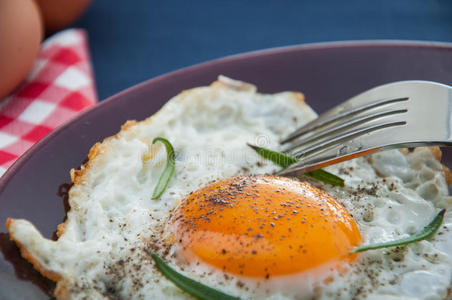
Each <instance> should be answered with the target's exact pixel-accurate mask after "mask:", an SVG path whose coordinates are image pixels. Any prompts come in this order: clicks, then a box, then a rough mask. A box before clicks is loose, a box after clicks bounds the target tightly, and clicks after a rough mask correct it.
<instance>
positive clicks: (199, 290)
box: [151, 253, 240, 300]
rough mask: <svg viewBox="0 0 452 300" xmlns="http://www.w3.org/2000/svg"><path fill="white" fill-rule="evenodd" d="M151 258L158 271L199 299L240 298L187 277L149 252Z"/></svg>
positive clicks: (225, 299) (228, 299) (226, 299)
mask: <svg viewBox="0 0 452 300" xmlns="http://www.w3.org/2000/svg"><path fill="white" fill-rule="evenodd" d="M151 257H152V259H153V260H154V261H155V265H156V267H157V269H159V271H160V272H161V273H162V274H163V275H165V277H166V278H168V279H169V280H170V281H172V282H173V283H174V284H175V285H176V286H178V287H179V288H181V289H182V290H184V291H185V292H187V293H189V294H190V295H192V296H195V297H196V298H198V299H201V300H222V299H224V300H230V299H240V298H238V297H233V296H230V295H228V294H225V293H223V292H221V291H219V290H216V289H213V288H211V287H208V286H206V285H204V284H202V283H200V282H198V281H195V280H193V279H191V278H188V277H186V276H184V275H182V274H180V273H178V272H177V271H176V270H174V269H173V268H171V267H170V266H168V265H167V264H166V263H165V262H164V261H163V259H161V258H160V257H159V256H158V255H157V254H155V253H151Z"/></svg>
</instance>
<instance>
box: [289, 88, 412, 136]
mask: <svg viewBox="0 0 452 300" xmlns="http://www.w3.org/2000/svg"><path fill="white" fill-rule="evenodd" d="M408 99H409V98H408V97H402V98H391V99H382V100H378V101H375V102H371V103H368V104H364V105H361V106H358V107H354V108H352V109H348V110H342V111H341V108H342V107H346V106H347V102H345V103H344V104H345V105H344V104H342V105H340V106H338V107H336V108H333V109H332V110H330V111H328V112H326V113H325V114H324V116H325V118H318V119H316V120H314V121H311V122H309V123H308V124H306V125H304V126H303V127H301V128H299V129H297V130H296V131H294V132H293V133H291V134H290V135H289V136H287V137H286V138H284V139H283V140H281V142H280V143H281V144H285V143H287V142H290V141H292V140H294V139H296V138H298V137H301V136H303V135H305V134H307V133H310V132H312V131H313V130H315V129H318V128H320V127H324V126H326V125H329V124H331V123H333V122H337V121H339V120H342V119H344V118H346V117H350V116H353V115H356V114H358V113H361V112H364V111H366V110H369V109H372V108H376V107H380V106H383V105H386V104H390V103H395V102H402V101H407V100H408ZM352 100H353V99H352ZM350 106H352V104H350ZM338 110H339V111H338Z"/></svg>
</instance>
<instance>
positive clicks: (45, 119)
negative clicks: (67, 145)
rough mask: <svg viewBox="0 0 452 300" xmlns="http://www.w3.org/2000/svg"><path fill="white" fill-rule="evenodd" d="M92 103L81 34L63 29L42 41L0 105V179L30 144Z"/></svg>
mask: <svg viewBox="0 0 452 300" xmlns="http://www.w3.org/2000/svg"><path fill="white" fill-rule="evenodd" d="M96 102H97V93H96V90H95V85H94V79H93V72H92V68H91V61H90V57H89V53H88V42H87V34H86V32H85V31H84V30H82V29H68V30H65V31H61V32H59V33H57V34H55V35H53V36H51V37H50V38H48V39H47V40H46V41H44V42H43V43H42V45H41V50H40V52H39V54H38V58H37V59H36V61H35V64H34V66H33V68H32V69H31V71H30V73H29V74H28V76H27V77H26V79H25V80H24V81H23V83H22V84H21V86H19V88H18V89H16V91H15V92H14V93H13V94H12V95H10V96H8V97H6V98H5V99H3V100H1V102H0V175H2V174H3V173H4V172H5V171H6V170H7V168H8V167H9V166H11V165H12V164H13V163H14V161H15V160H16V159H17V158H18V157H19V156H21V155H22V154H23V153H24V152H25V151H26V150H28V149H29V148H30V147H31V146H32V145H33V144H35V143H36V142H38V141H39V140H40V139H42V138H43V137H44V136H46V135H47V134H48V133H49V132H51V131H52V130H53V129H55V128H56V127H58V126H59V125H61V124H63V123H65V122H67V121H68V120H70V119H71V118H73V117H74V116H76V115H77V114H78V113H80V112H81V111H83V110H85V109H87V108H88V107H90V106H92V105H94V104H95V103H96Z"/></svg>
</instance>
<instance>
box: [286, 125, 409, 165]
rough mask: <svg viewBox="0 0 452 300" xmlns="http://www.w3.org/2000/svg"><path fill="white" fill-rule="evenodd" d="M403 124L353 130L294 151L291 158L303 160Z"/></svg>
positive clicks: (372, 126) (371, 126)
mask: <svg viewBox="0 0 452 300" xmlns="http://www.w3.org/2000/svg"><path fill="white" fill-rule="evenodd" d="M405 124H406V122H405V121H395V122H386V123H379V124H375V125H370V126H366V127H363V128H357V129H355V130H351V131H349V132H346V133H342V134H340V135H338V136H335V137H333V138H331V139H329V140H326V141H322V142H319V143H316V144H314V145H312V146H310V147H307V148H305V149H302V150H299V151H296V152H294V153H293V156H295V157H296V158H300V157H304V158H305V157H306V156H308V155H309V154H310V153H315V152H319V151H322V150H323V149H326V148H328V147H330V146H333V145H335V144H338V143H343V142H348V141H350V140H352V139H353V138H356V137H359V136H361V135H364V134H367V133H371V132H374V131H377V130H380V129H384V128H388V127H394V126H401V125H405ZM357 148H359V145H357ZM358 150H359V149H358ZM339 154H340V155H342V153H339Z"/></svg>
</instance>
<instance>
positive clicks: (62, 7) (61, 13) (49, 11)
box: [35, 0, 91, 32]
mask: <svg viewBox="0 0 452 300" xmlns="http://www.w3.org/2000/svg"><path fill="white" fill-rule="evenodd" d="M35 1H36V3H38V5H39V8H40V9H41V13H42V17H43V19H44V26H45V28H46V31H47V32H54V31H57V30H60V29H62V28H64V27H66V26H68V25H70V24H71V23H72V22H74V21H75V20H76V19H77V18H78V17H79V16H80V15H81V14H82V13H83V11H84V10H85V9H86V8H87V7H88V5H89V4H90V3H91V0H35Z"/></svg>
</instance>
